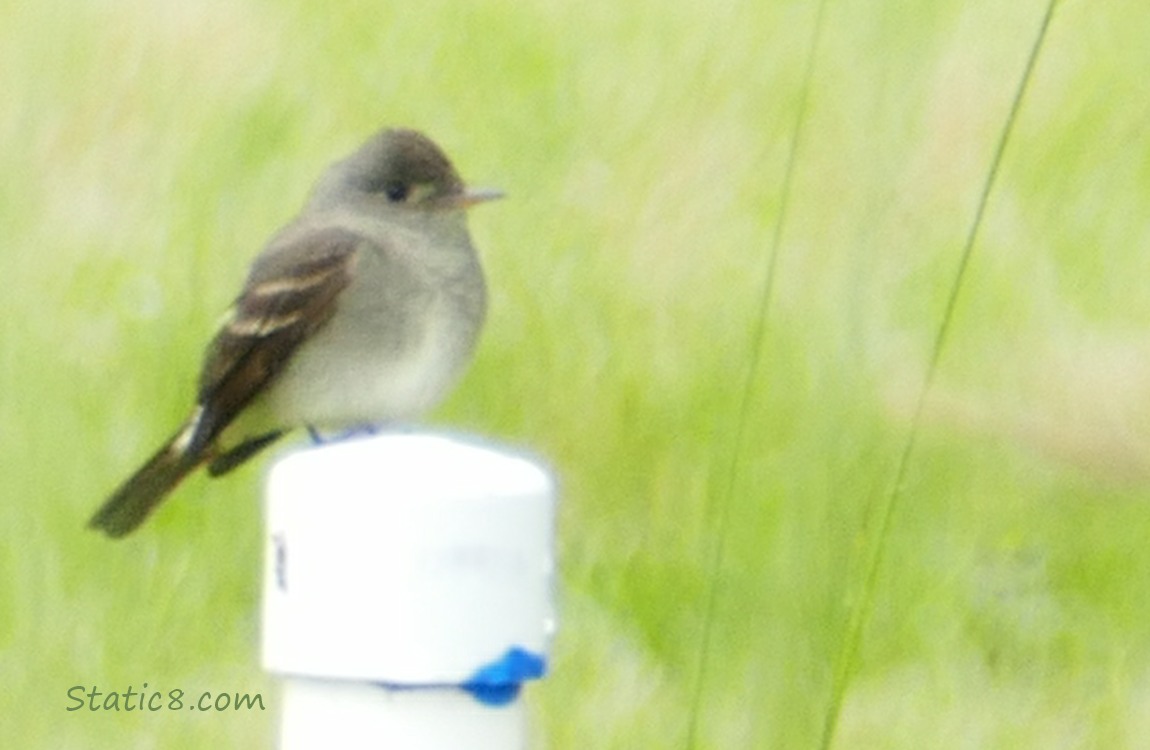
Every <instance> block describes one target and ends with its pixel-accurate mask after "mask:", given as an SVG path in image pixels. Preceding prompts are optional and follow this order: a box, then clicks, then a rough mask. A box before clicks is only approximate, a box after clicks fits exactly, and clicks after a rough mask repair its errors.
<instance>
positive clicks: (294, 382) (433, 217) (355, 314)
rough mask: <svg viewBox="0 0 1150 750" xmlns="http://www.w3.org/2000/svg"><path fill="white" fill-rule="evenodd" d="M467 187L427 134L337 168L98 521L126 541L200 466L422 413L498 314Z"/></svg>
mask: <svg viewBox="0 0 1150 750" xmlns="http://www.w3.org/2000/svg"><path fill="white" fill-rule="evenodd" d="M499 195H500V194H499V193H498V192H496V191H491V190H473V189H468V188H466V187H465V186H464V184H463V182H462V181H461V180H460V178H459V175H458V174H457V173H456V172H455V169H454V167H452V165H451V162H450V161H448V159H447V157H446V156H445V155H444V154H443V152H442V151H441V150H440V149H439V147H438V146H436V145H435V144H434V143H432V142H431V141H430V140H429V139H428V138H426V137H425V136H423V135H421V134H419V133H417V132H415V131H412V130H384V131H382V132H380V133H378V134H376V135H375V136H373V137H372V138H371V139H370V140H369V141H367V143H365V144H364V145H363V146H361V147H360V148H359V149H358V150H357V151H355V152H354V153H353V154H351V155H350V156H349V157H347V158H346V159H343V160H342V161H338V162H336V163H335V164H333V165H331V166H330V167H328V169H327V171H326V172H324V174H323V176H322V177H321V178H320V180H319V183H318V184H317V185H316V187H315V188H314V190H313V192H312V194H311V197H310V198H309V200H308V201H307V203H306V205H305V206H304V208H303V210H302V211H301V212H300V214H299V215H298V216H297V217H296V218H295V220H293V221H292V222H291V223H290V224H288V225H287V226H286V227H284V228H283V229H282V230H281V231H280V232H279V233H278V234H277V235H275V237H273V238H272V240H271V242H269V243H268V245H267V247H266V248H265V249H264V251H263V252H262V253H261V254H260V255H259V256H258V257H257V258H256V259H255V262H254V263H253V264H252V267H251V270H250V271H249V273H248V277H247V281H246V282H245V284H244V287H243V290H242V291H241V292H240V295H239V297H238V298H237V299H236V301H235V304H234V305H233V306H232V308H231V310H230V312H229V314H228V316H227V318H226V320H225V321H224V322H223V324H222V325H221V327H220V329H219V331H218V332H217V333H216V336H215V338H214V339H213V340H212V342H211V344H210V345H209V346H208V349H207V352H206V354H205V356H204V363H203V368H202V370H201V372H200V382H199V394H198V396H197V398H196V405H195V408H193V409H192V413H191V415H190V416H189V417H188V419H187V421H186V422H184V424H183V426H181V427H180V429H179V430H178V431H177V432H176V434H175V435H174V436H173V437H172V438H171V439H170V440H169V441H168V442H167V443H166V444H165V445H164V446H163V447H162V448H160V450H159V451H157V452H156V454H155V455H154V456H152V457H151V458H150V459H148V461H147V463H145V464H144V465H143V467H141V468H140V469H139V471H137V472H136V473H135V474H133V475H132V476H131V477H130V478H129V479H128V480H127V481H126V482H124V484H123V485H121V486H120V488H119V489H118V490H116V491H115V493H113V494H112V496H111V497H110V498H109V499H108V500H107V502H105V503H104V505H103V506H102V507H101V508H100V509H99V510H98V511H97V512H96V514H95V515H94V516H93V517H92V519H91V521H89V526H90V527H92V528H96V529H100V530H102V531H104V532H105V533H107V534H108V535H109V536H112V537H120V536H124V535H125V534H127V533H129V532H130V531H132V530H133V529H135V528H136V527H137V526H139V525H140V524H141V523H142V522H143V521H144V519H145V518H147V517H148V514H149V513H151V512H152V510H153V509H154V508H155V507H156V506H157V505H158V504H159V502H160V501H161V500H163V499H164V497H165V496H166V495H167V494H168V493H169V492H171V491H172V489H173V488H175V486H176V485H177V484H178V483H179V482H180V480H181V479H183V478H184V477H185V476H187V475H188V473H190V472H191V471H193V470H194V469H196V468H198V467H199V466H201V465H204V464H206V465H207V469H208V473H209V474H211V475H212V476H218V475H220V474H225V473H227V472H228V471H231V470H232V469H234V468H235V467H236V466H238V465H239V464H241V463H243V462H244V461H246V460H247V459H249V458H251V457H252V456H253V455H255V454H256V453H257V452H259V451H260V450H261V449H262V448H264V447H266V446H267V445H269V444H270V443H272V442H273V441H274V440H275V439H276V438H278V437H280V436H281V435H282V434H284V433H285V432H287V431H288V430H290V429H292V428H296V427H308V428H309V429H311V428H316V427H319V428H324V429H348V428H351V429H354V428H359V427H370V426H372V425H378V424H380V423H384V422H388V421H391V420H395V419H405V418H410V417H412V416H414V415H416V414H419V413H420V412H422V411H424V410H425V409H428V408H430V407H431V406H432V405H434V404H435V403H436V402H437V401H438V400H439V399H440V398H441V397H442V396H443V394H444V393H445V392H446V391H447V389H448V388H449V387H450V386H451V384H452V383H453V382H454V381H455V379H456V378H457V376H459V374H460V373H461V371H462V370H463V367H464V365H465V364H466V363H467V360H468V359H469V358H470V355H471V352H472V350H473V349H474V347H475V342H476V339H477V337H478V334H479V329H480V326H481V325H482V323H483V315H484V309H485V299H486V298H485V290H484V283H483V274H482V271H481V269H480V267H479V260H478V258H477V257H476V254H475V249H474V248H473V247H472V245H471V237H470V236H469V235H468V232H467V223H466V218H465V215H464V209H466V208H467V207H468V206H471V205H474V204H476V203H479V202H482V201H485V200H490V199H493V198H497V197H499Z"/></svg>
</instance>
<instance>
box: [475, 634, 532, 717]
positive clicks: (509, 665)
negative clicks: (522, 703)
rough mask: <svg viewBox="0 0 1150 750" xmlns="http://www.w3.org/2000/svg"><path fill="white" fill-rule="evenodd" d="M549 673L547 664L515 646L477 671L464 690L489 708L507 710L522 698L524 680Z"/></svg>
mask: <svg viewBox="0 0 1150 750" xmlns="http://www.w3.org/2000/svg"><path fill="white" fill-rule="evenodd" d="M546 672H547V660H546V659H544V658H543V657H542V656H540V655H539V654H535V653H532V652H530V651H528V650H527V649H525V648H520V647H518V646H514V647H512V648H509V649H507V652H506V653H505V654H503V656H502V657H500V658H499V659H496V660H495V661H493V662H491V663H490V664H485V665H484V666H482V667H480V668H479V669H477V670H476V671H475V674H473V675H472V676H471V678H470V679H468V680H467V681H466V682H464V683H463V684H462V685H460V687H461V688H463V689H464V690H466V691H467V692H469V693H471V694H472V695H473V696H474V697H475V699H476V700H477V701H479V702H480V703H483V704H485V705H488V706H505V705H507V704H508V703H510V702H512V701H513V700H515V699H516V698H517V697H518V696H519V688H520V687H522V684H523V681H524V680H538V679H539V678H540V677H542V676H543V675H544V674H546Z"/></svg>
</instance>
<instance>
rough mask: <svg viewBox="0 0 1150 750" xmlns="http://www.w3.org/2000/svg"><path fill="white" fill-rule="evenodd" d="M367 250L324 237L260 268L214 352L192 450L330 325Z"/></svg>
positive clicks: (349, 236) (350, 239)
mask: <svg viewBox="0 0 1150 750" xmlns="http://www.w3.org/2000/svg"><path fill="white" fill-rule="evenodd" d="M363 242H364V239H363V238H362V237H361V236H359V235H357V234H355V233H353V232H350V231H348V230H343V229H325V230H322V231H317V232H315V233H314V234H311V235H304V236H301V237H297V238H295V239H294V240H292V242H291V244H290V245H288V246H285V247H284V249H283V250H281V251H279V252H273V253H270V254H268V255H267V256H266V257H263V258H261V259H260V260H258V261H257V262H256V264H255V265H254V266H253V267H252V270H251V273H250V274H249V275H248V279H247V282H246V284H245V285H244V289H243V291H242V292H241V293H240V296H239V297H238V298H237V300H236V302H235V306H234V314H233V315H232V317H231V319H230V320H229V321H228V323H227V324H225V325H224V327H223V328H221V329H220V332H219V333H218V334H217V335H216V337H215V339H214V340H213V341H212V343H211V345H210V346H209V347H208V352H207V356H206V357H205V359H204V366H203V370H202V371H201V373H200V387H199V397H198V402H199V403H200V405H201V406H202V407H203V414H202V417H201V420H200V424H199V426H198V429H197V430H196V435H195V436H194V438H193V441H192V442H193V444H194V445H196V446H206V445H208V444H210V443H211V442H212V441H213V440H214V439H215V438H216V437H217V436H218V435H219V434H220V432H221V431H223V429H224V428H225V427H227V425H228V424H230V423H231V421H232V420H233V419H235V417H236V415H237V414H239V412H240V411H241V410H242V409H243V408H244V407H245V406H247V405H248V404H249V403H250V402H251V400H252V399H253V398H254V397H255V396H256V395H258V394H259V393H260V392H261V391H263V390H264V388H266V387H267V386H268V385H269V384H270V383H271V381H272V380H274V379H275V377H276V375H278V374H279V373H280V372H281V371H282V370H283V368H284V366H285V365H286V364H287V362H288V361H289V360H290V359H291V356H292V354H293V353H294V352H295V350H296V348H297V347H298V346H299V345H300V344H301V343H302V342H303V341H304V340H305V339H307V338H308V337H309V336H311V335H312V334H313V333H315V332H316V331H317V330H318V329H320V328H321V327H322V326H323V325H324V324H325V323H327V321H328V320H330V319H331V316H332V315H333V314H334V313H335V310H336V307H337V300H338V297H339V294H340V292H342V291H343V290H344V289H345V288H346V287H347V285H348V284H349V283H351V278H352V274H353V272H354V266H355V262H356V257H357V254H358V251H359V248H360V247H361V245H362V244H363Z"/></svg>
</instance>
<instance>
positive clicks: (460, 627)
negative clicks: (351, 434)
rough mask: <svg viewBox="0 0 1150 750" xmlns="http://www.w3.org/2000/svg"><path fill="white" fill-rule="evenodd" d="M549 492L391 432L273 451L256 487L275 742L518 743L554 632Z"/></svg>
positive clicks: (527, 473)
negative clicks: (278, 695)
mask: <svg viewBox="0 0 1150 750" xmlns="http://www.w3.org/2000/svg"><path fill="white" fill-rule="evenodd" d="M554 507H555V488H554V482H553V480H552V478H551V476H550V474H549V473H548V472H547V471H546V470H544V469H543V468H542V467H540V466H539V465H538V464H537V463H536V462H534V461H532V460H531V459H529V458H527V457H525V456H522V455H520V454H516V453H514V452H511V451H508V450H506V449H502V448H500V447H498V446H494V445H491V444H486V443H480V442H477V441H474V440H465V439H461V438H458V437H448V436H444V435H430V434H388V435H380V436H376V437H371V438H367V439H362V440H351V441H345V442H338V443H330V444H327V445H323V446H319V447H316V448H312V449H309V450H304V451H301V452H298V453H294V454H291V455H288V456H287V457H285V458H283V459H282V460H280V461H279V462H278V463H277V464H276V465H275V466H274V467H273V468H272V471H271V474H270V476H269V480H268V488H267V517H266V527H267V541H266V551H265V559H266V564H265V576H264V612H263V614H264V618H263V664H264V668H265V669H267V670H269V671H271V672H273V673H276V674H278V675H281V676H282V677H283V693H282V701H281V711H282V714H281V724H280V747H281V748H282V749H283V750H313V749H316V748H325V749H326V748H332V747H339V748H343V749H344V750H348V749H354V748H368V747H371V748H381V747H391V748H405V749H408V748H426V749H427V750H439V748H452V750H472V749H475V750H479V749H480V748H482V749H484V750H487V749H490V750H509V749H512V748H514V749H516V750H518V749H519V748H524V747H526V743H527V739H526V736H527V730H526V721H525V716H524V711H523V706H522V702H521V701H520V700H518V692H519V687H520V684H521V683H522V682H524V681H525V680H528V679H537V678H539V677H542V676H543V673H544V672H545V669H546V658H547V655H548V651H549V647H550V641H551V637H552V635H553V632H554V629H555V615H554V604H553V599H552V579H553V569H554V554H553V544H552V541H553V536H554V534H553V528H554Z"/></svg>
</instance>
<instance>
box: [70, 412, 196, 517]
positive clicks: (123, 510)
mask: <svg viewBox="0 0 1150 750" xmlns="http://www.w3.org/2000/svg"><path fill="white" fill-rule="evenodd" d="M195 429H196V420H195V419H194V418H193V419H192V420H191V421H190V422H189V423H188V424H186V425H184V427H183V428H181V429H180V431H179V432H178V433H176V434H175V435H174V436H173V437H172V439H171V440H169V441H168V442H167V443H165V444H164V447H163V448H160V450H159V451H157V452H156V455H154V456H152V457H151V458H150V459H148V462H147V463H146V464H144V465H143V466H142V467H140V470H139V471H137V472H136V473H135V474H133V475H132V476H131V477H130V478H129V479H128V481H126V482H124V483H123V484H122V485H120V488H119V489H118V490H116V492H115V493H114V494H113V495H112V496H111V497H110V498H108V500H107V501H106V502H105V503H104V504H103V505H102V506H100V509H99V510H98V511H96V514H95V515H94V516H92V518H91V519H90V520H89V521H88V528H91V529H99V530H100V531H103V532H104V533H105V534H107V535H108V536H110V537H122V536H124V535H126V534H129V533H131V532H132V531H134V530H135V529H136V527H138V526H139V525H140V524H142V523H143V522H144V519H146V518H147V517H148V516H149V515H150V514H151V512H152V511H153V510H155V509H156V506H158V505H159V504H160V501H162V500H163V499H164V498H165V497H167V496H168V493H170V492H171V491H172V490H173V489H175V487H176V485H177V484H179V483H180V481H181V480H182V479H183V478H184V477H186V476H187V475H188V474H189V473H191V472H192V471H193V470H194V469H195V468H196V467H197V466H199V465H200V464H202V463H203V462H204V461H205V459H206V458H207V456H205V455H204V451H203V449H202V448H198V449H197V448H193V443H194V442H195V441H193V440H192V439H191V436H192V434H193V433H194V432H195Z"/></svg>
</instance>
